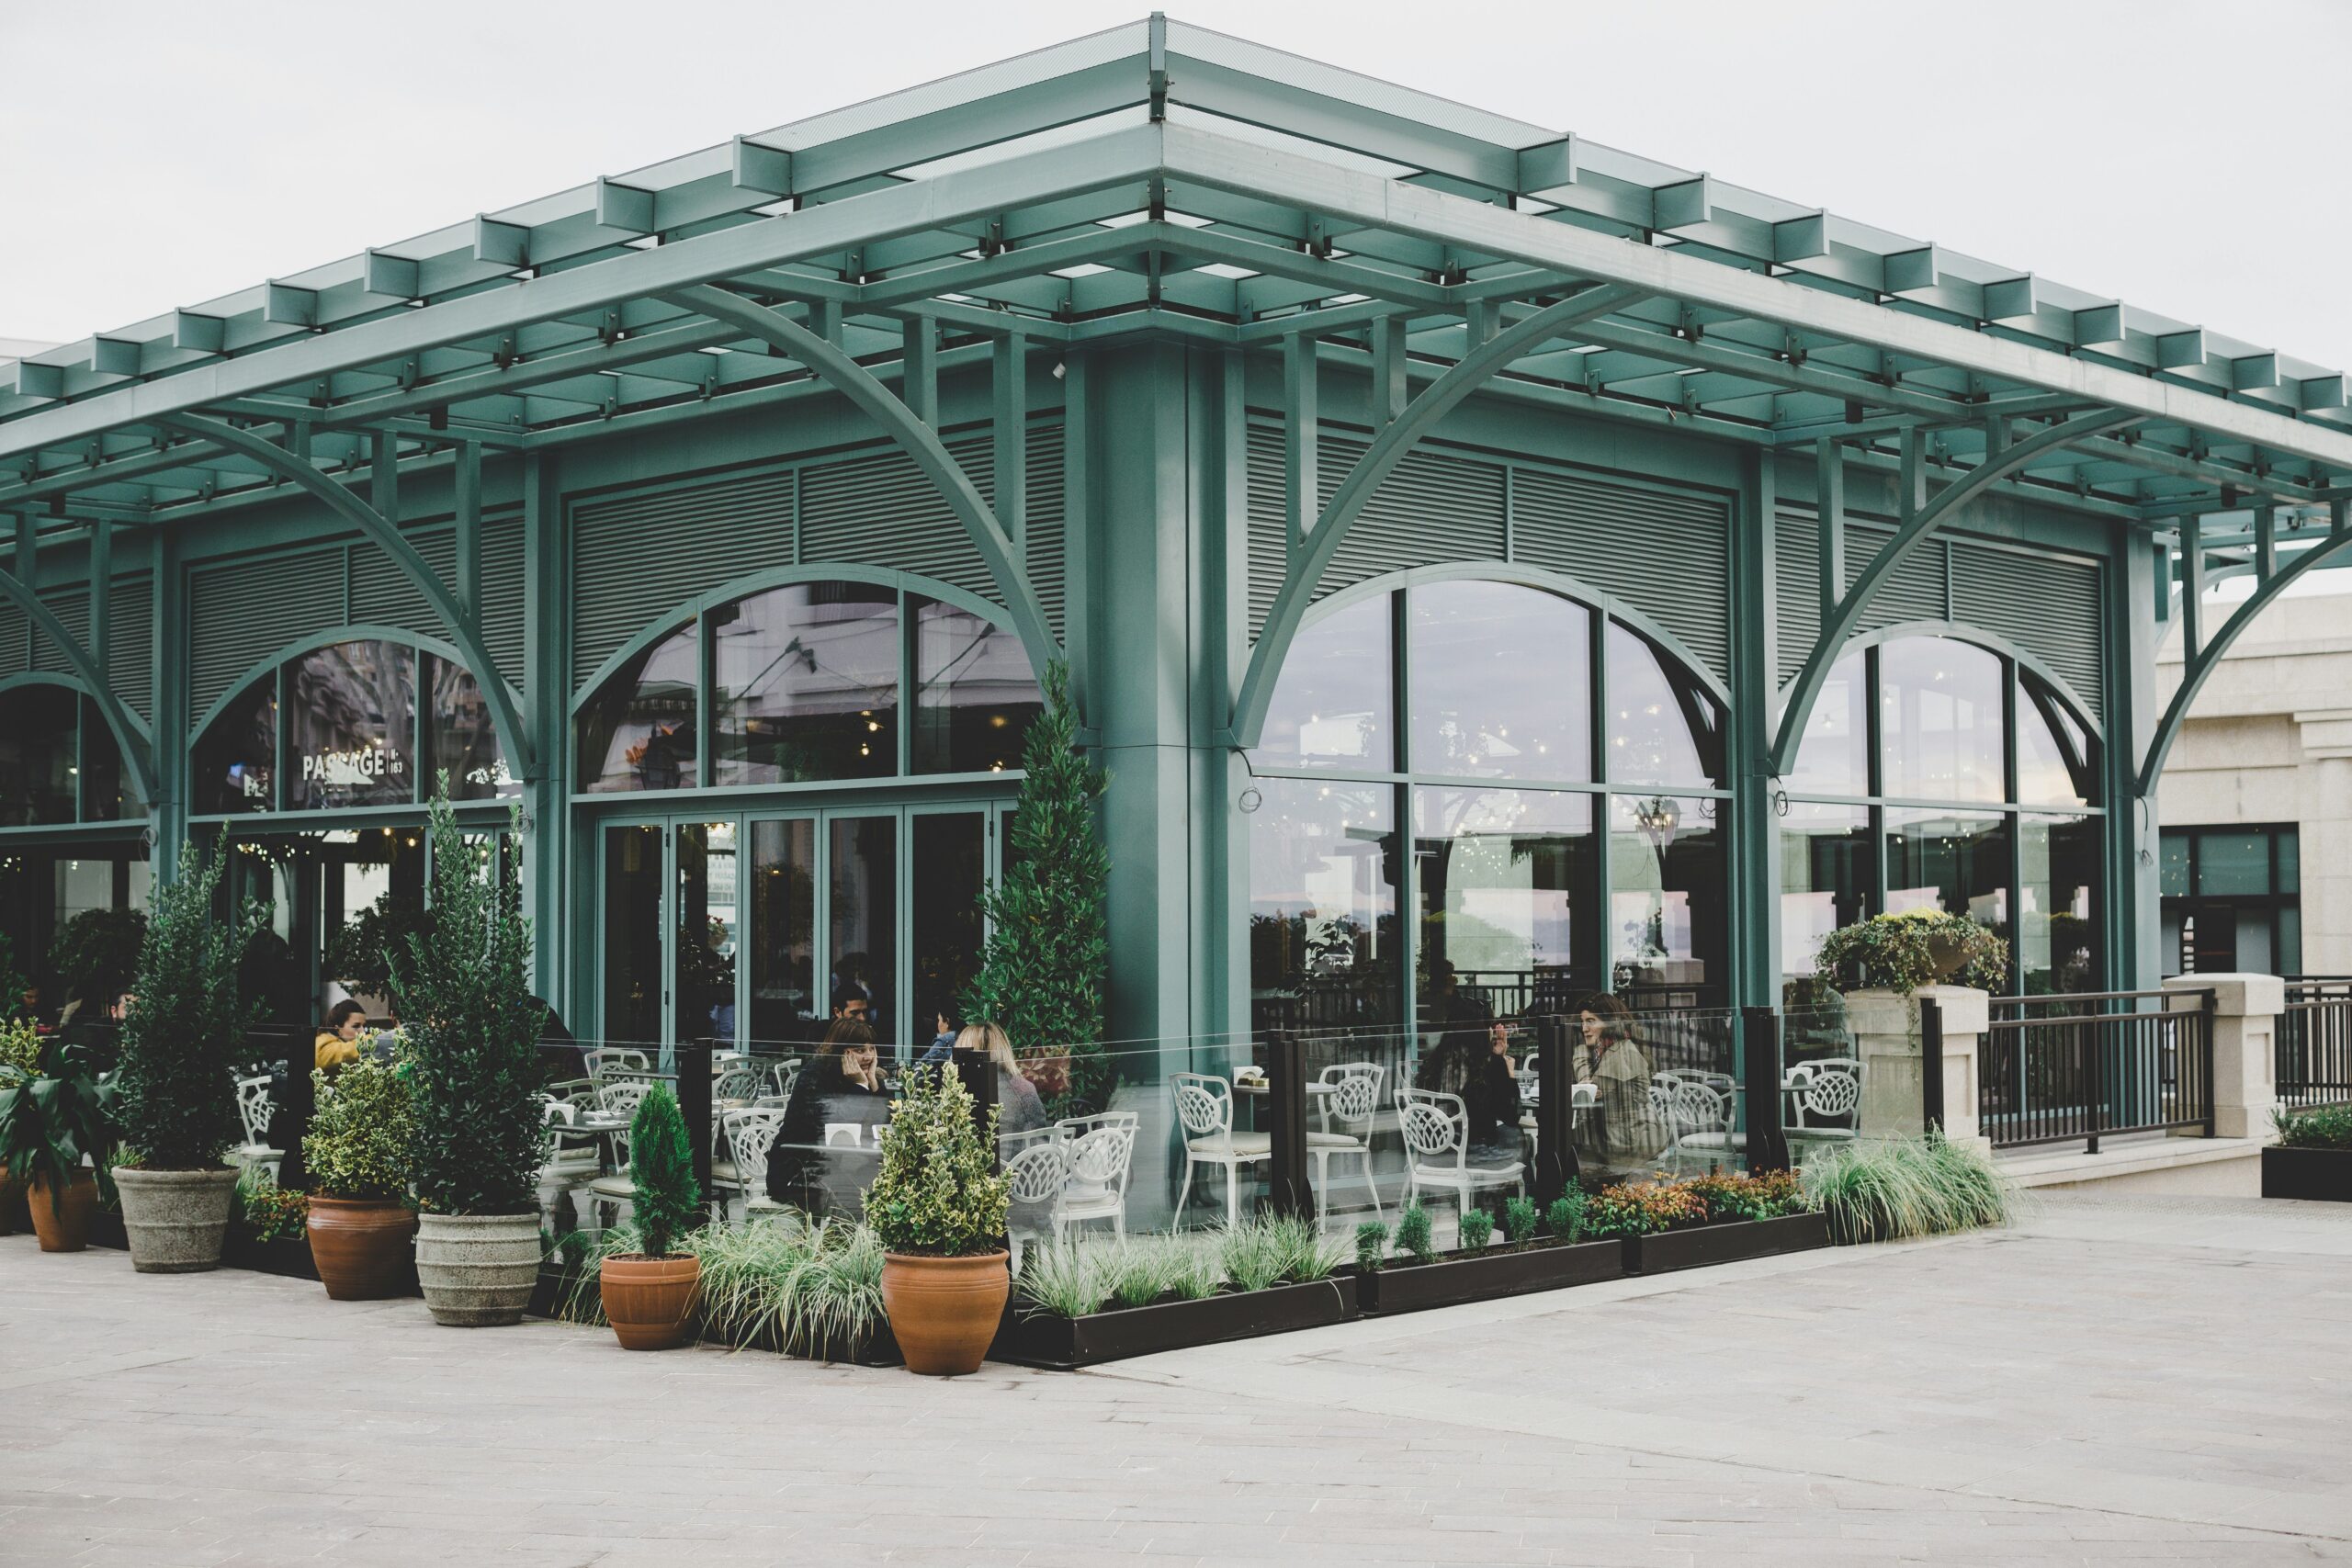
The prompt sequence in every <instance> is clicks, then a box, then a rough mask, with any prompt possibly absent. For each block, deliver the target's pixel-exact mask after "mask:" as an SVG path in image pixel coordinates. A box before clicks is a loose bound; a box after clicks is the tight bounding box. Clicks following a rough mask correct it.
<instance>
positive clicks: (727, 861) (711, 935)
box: [670, 821, 741, 1045]
mask: <svg viewBox="0 0 2352 1568" xmlns="http://www.w3.org/2000/svg"><path fill="white" fill-rule="evenodd" d="M740 839H741V827H740V825H739V824H737V823H735V822H733V821H719V822H673V824H672V825H671V857H672V860H673V866H672V870H671V877H670V881H671V885H672V886H673V887H674V888H675V889H676V890H677V903H676V909H677V921H676V940H675V942H673V944H672V958H671V964H672V973H673V976H674V979H675V986H674V988H673V991H672V993H671V995H672V997H673V1003H672V1018H671V1025H672V1038H673V1039H676V1040H713V1041H717V1042H718V1043H721V1044H724V1045H732V1044H733V1043H735V1021H736V1009H735V970H736V953H737V948H738V945H739V944H738V942H737V933H738V931H739V930H740V925H739V922H738V920H737V919H736V912H735V910H736V891H737V889H736V866H737V864H738V857H737V853H736V845H737V842H738V840H740Z"/></svg>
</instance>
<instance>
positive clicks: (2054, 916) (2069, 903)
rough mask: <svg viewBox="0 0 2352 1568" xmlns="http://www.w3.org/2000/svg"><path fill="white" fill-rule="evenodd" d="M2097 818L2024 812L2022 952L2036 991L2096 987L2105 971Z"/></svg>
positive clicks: (2026, 980)
mask: <svg viewBox="0 0 2352 1568" xmlns="http://www.w3.org/2000/svg"><path fill="white" fill-rule="evenodd" d="M2099 885H2100V870H2099V835H2098V819H2097V818H2088V817H2044V816H2037V815H2036V814H2034V813H2032V812H2026V813H2024V814H2023V815H2021V816H2020V817H2018V953H2017V964H2018V976H2019V979H2020V982H2021V984H2022V985H2023V987H2024V988H2025V990H2026V991H2027V992H2028V993H2029V994H2046V993H2049V992H2052V991H2095V990H2098V988H2099V987H2098V979H2099V975H2100V973H2101V968H2102V966H2101V964H2100V963H2099V951H2100V945H2101V944H2100V940H2099V938H2100V925H2101V921H2100V918H2099V917H2100V909H2099V897H2098V890H2099Z"/></svg>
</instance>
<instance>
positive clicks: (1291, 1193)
mask: <svg viewBox="0 0 2352 1568" xmlns="http://www.w3.org/2000/svg"><path fill="white" fill-rule="evenodd" d="M1266 1120H1267V1129H1266V1130H1267V1132H1268V1133H1269V1134H1271V1136H1270V1138H1269V1143H1270V1144H1271V1145H1272V1146H1271V1151H1270V1155H1269V1159H1268V1163H1269V1165H1270V1166H1271V1167H1272V1168H1271V1169H1270V1170H1269V1171H1268V1173H1267V1187H1268V1206H1269V1207H1270V1208H1271V1209H1272V1211H1273V1213H1277V1214H1282V1215H1286V1216H1302V1215H1308V1214H1312V1213H1315V1194H1314V1192H1313V1190H1311V1189H1310V1188H1309V1187H1308V1186H1307V1181H1306V1061H1305V1058H1304V1057H1303V1055H1301V1053H1300V1051H1299V1041H1298V1035H1297V1034H1296V1032H1294V1031H1291V1030H1288V1029H1277V1030H1274V1031H1272V1032H1271V1033H1269V1034H1268V1035H1267V1036H1266Z"/></svg>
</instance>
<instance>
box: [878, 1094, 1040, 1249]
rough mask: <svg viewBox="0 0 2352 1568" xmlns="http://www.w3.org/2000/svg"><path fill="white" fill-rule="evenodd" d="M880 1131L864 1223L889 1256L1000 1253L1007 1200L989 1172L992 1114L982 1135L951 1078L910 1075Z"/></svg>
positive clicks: (999, 1180) (996, 1175) (999, 1179)
mask: <svg viewBox="0 0 2352 1568" xmlns="http://www.w3.org/2000/svg"><path fill="white" fill-rule="evenodd" d="M904 1081H905V1089H904V1098H903V1099H901V1100H899V1103H898V1105H897V1106H896V1107H895V1108H894V1109H893V1110H892V1111H891V1113H890V1123H889V1125H888V1126H887V1127H885V1128H883V1129H882V1168H881V1170H880V1171H879V1172H878V1173H877V1174H876V1176H875V1178H874V1184H873V1185H872V1186H871V1187H869V1188H867V1189H866V1190H865V1217H866V1221H867V1223H868V1224H871V1225H872V1226H873V1227H874V1232H875V1234H876V1235H878V1236H880V1237H881V1238H882V1245H883V1246H884V1247H887V1248H888V1250H890V1251H892V1252H899V1253H914V1254H920V1255H922V1256H925V1257H932V1258H976V1257H981V1256H984V1255H986V1254H988V1253H991V1252H999V1251H1001V1250H1003V1247H1004V1235H1005V1231H1004V1224H1005V1215H1006V1213H1007V1212H1008V1211H1009V1209H1010V1208H1011V1206H1012V1200H1011V1197H1010V1195H1009V1193H1008V1192H1007V1190H1006V1189H1005V1183H1004V1176H1003V1173H1002V1172H1001V1171H999V1170H998V1169H997V1168H996V1126H997V1117H998V1115H999V1111H998V1110H997V1109H994V1108H992V1109H991V1110H990V1111H989V1120H988V1125H987V1127H986V1128H985V1129H983V1128H981V1127H978V1126H976V1125H975V1124H974V1123H973V1119H972V1109H973V1107H972V1091H971V1090H970V1089H966V1088H965V1087H964V1083H963V1079H962V1078H961V1077H959V1076H958V1075H957V1074H955V1073H909V1074H908V1075H907V1076H906V1078H905V1080H904Z"/></svg>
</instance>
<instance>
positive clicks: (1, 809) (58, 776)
mask: <svg viewBox="0 0 2352 1568" xmlns="http://www.w3.org/2000/svg"><path fill="white" fill-rule="evenodd" d="M80 712H81V698H80V696H79V695H77V694H75V693H74V692H73V691H71V690H70V689H68V688H66V687H64V686H19V687H17V689H16V690H15V691H12V692H8V693H5V694H0V827H8V828H23V827H30V826H33V825H36V824H43V823H51V822H71V821H73V820H74V815H75V811H74V797H75V784H76V777H77V770H78V769H79V767H80V763H79V762H78V761H77V760H76V755H75V745H76V742H75V730H76V728H77V727H78V721H79V716H80Z"/></svg>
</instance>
